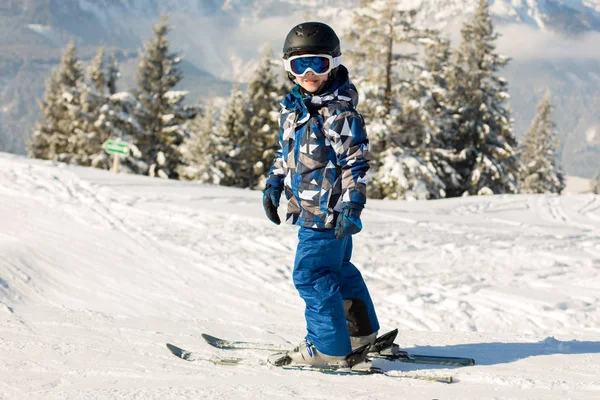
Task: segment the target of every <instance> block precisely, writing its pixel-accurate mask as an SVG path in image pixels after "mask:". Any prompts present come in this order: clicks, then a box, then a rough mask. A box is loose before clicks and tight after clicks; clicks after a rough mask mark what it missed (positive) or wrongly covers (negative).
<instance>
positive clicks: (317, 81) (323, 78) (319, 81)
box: [296, 71, 329, 93]
mask: <svg viewBox="0 0 600 400" xmlns="http://www.w3.org/2000/svg"><path fill="white" fill-rule="evenodd" d="M328 76H329V75H328V74H326V75H315V74H314V73H313V72H311V71H308V72H307V73H306V75H304V76H298V77H296V83H298V85H300V86H302V88H303V89H304V90H306V91H307V92H308V93H315V92H317V91H318V90H319V89H320V88H321V87H322V86H323V85H324V84H325V82H327V78H328Z"/></svg>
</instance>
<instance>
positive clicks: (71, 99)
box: [28, 42, 84, 163]
mask: <svg viewBox="0 0 600 400" xmlns="http://www.w3.org/2000/svg"><path fill="white" fill-rule="evenodd" d="M83 78H84V75H83V70H82V67H81V63H80V61H79V60H78V58H77V48H76V47H75V44H74V43H73V42H70V43H69V44H68V45H67V47H66V48H65V51H64V53H63V56H62V59H61V63H60V66H59V67H58V69H54V70H53V71H52V74H51V76H50V77H49V79H48V80H47V81H46V92H45V94H44V100H43V101H41V102H40V108H41V111H42V114H43V116H42V120H41V121H39V122H38V123H37V124H36V126H35V128H34V133H33V136H32V138H31V140H30V141H29V143H28V148H29V155H30V156H31V157H34V158H42V159H47V160H54V161H61V162H67V163H69V162H71V161H72V159H73V154H75V153H76V151H77V149H76V146H77V140H75V137H74V135H75V129H76V128H77V126H78V124H79V110H80V109H81V101H80V88H81V86H82V85H83ZM75 161H76V162H77V159H75Z"/></svg>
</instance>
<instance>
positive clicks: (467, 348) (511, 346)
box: [384, 337, 600, 371]
mask: <svg viewBox="0 0 600 400" xmlns="http://www.w3.org/2000/svg"><path fill="white" fill-rule="evenodd" d="M404 350H406V351H408V352H409V353H413V354H423V355H433V356H448V357H469V358H474V359H475V365H495V364H506V363H511V362H514V361H518V360H522V359H524V358H529V357H535V356H548V355H554V354H586V353H600V342H581V341H578V340H572V341H568V342H563V341H560V340H556V339H555V338H553V337H547V338H546V339H544V340H542V341H540V342H537V343H500V342H494V343H472V344H460V345H454V346H418V347H414V348H405V349H404ZM384 362H385V361H384ZM386 363H387V362H386ZM388 365H389V364H388ZM396 366H397V367H396ZM439 368H462V367H447V366H440V365H424V364H404V363H402V364H400V363H394V369H398V370H403V371H413V370H419V369H439ZM386 369H387V368H386Z"/></svg>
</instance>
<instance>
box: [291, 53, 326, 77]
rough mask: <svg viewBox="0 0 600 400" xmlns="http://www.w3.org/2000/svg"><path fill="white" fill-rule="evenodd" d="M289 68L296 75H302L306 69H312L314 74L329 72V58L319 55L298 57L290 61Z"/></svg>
mask: <svg viewBox="0 0 600 400" xmlns="http://www.w3.org/2000/svg"><path fill="white" fill-rule="evenodd" d="M290 68H291V70H292V72H293V73H294V74H296V75H304V73H305V72H306V70H307V69H309V68H310V69H312V70H313V71H314V72H315V74H324V73H326V72H329V58H327V57H320V56H309V57H300V58H296V59H293V60H292V61H291V62H290Z"/></svg>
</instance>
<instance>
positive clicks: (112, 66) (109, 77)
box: [106, 54, 121, 95]
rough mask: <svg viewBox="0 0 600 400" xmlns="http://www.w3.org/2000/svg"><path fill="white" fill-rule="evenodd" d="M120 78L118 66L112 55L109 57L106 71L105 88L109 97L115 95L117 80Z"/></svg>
mask: <svg viewBox="0 0 600 400" xmlns="http://www.w3.org/2000/svg"><path fill="white" fill-rule="evenodd" d="M120 76H121V72H120V71H119V64H118V63H117V59H116V58H115V55H114V54H113V55H112V56H110V61H109V63H108V70H107V71H106V87H107V88H108V94H109V95H113V94H115V93H117V79H119V77H120Z"/></svg>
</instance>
